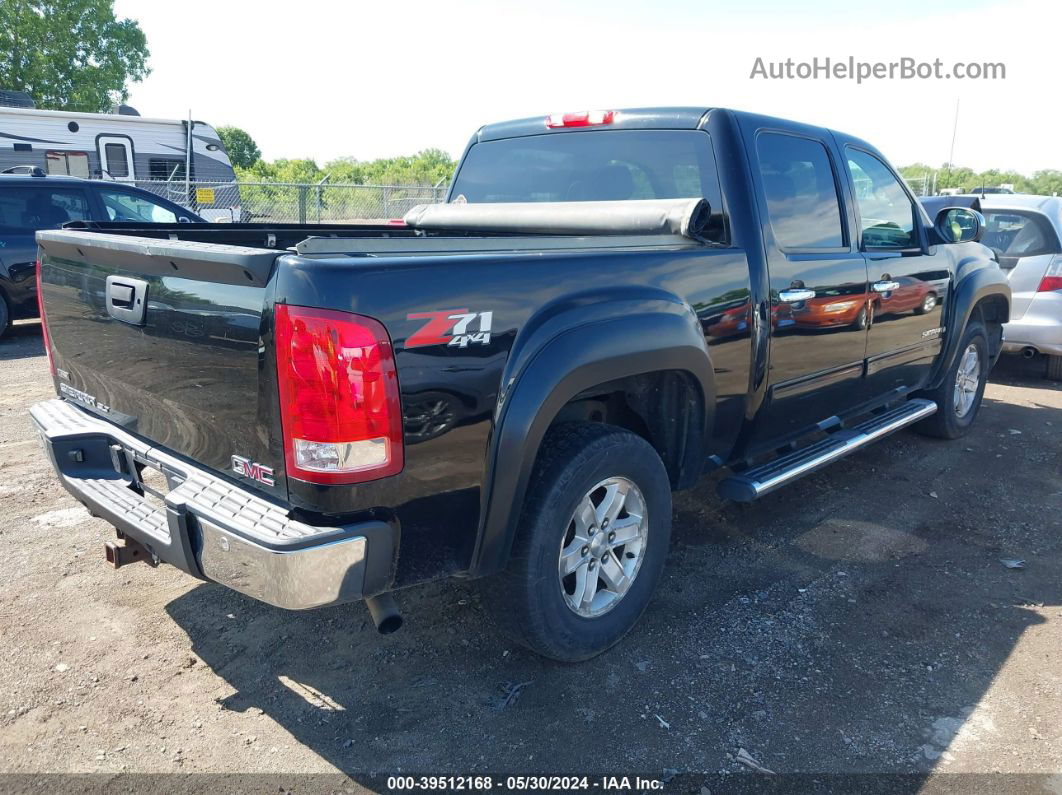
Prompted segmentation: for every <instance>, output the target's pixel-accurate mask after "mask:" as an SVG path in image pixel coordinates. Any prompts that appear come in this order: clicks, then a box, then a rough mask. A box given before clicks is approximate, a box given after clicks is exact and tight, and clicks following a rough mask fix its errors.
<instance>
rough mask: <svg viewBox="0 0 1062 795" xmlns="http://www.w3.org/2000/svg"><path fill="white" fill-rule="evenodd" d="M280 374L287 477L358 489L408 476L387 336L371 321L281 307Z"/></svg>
mask: <svg viewBox="0 0 1062 795" xmlns="http://www.w3.org/2000/svg"><path fill="white" fill-rule="evenodd" d="M275 325H276V348H277V376H278V380H279V385H280V415H281V423H282V425H283V432H284V460H285V462H286V464H287V470H288V475H289V476H290V477H294V478H298V479H299V480H307V481H310V482H311V483H360V482H363V481H367V480H375V479H376V478H382V477H385V476H387V475H394V474H396V473H398V472H401V471H402V461H403V450H402V406H401V401H400V399H399V394H398V376H397V374H396V372H395V361H394V353H393V351H392V349H391V340H390V338H389V337H388V336H387V331H386V330H385V329H384V327H383V326H382V325H380V323H378V322H377V321H375V320H373V319H372V318H368V317H362V316H361V315H353V314H350V313H348V312H336V311H333V310H329V309H310V308H307V307H302V306H288V305H285V304H279V305H277V307H276V324H275Z"/></svg>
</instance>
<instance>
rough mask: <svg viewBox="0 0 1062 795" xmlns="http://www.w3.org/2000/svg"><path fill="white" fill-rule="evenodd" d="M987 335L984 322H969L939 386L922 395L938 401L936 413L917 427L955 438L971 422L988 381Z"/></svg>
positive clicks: (920, 430) (937, 435) (921, 430)
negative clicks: (952, 360) (957, 350)
mask: <svg viewBox="0 0 1062 795" xmlns="http://www.w3.org/2000/svg"><path fill="white" fill-rule="evenodd" d="M988 367H989V359H988V337H987V336H986V335H985V329H984V326H982V325H981V324H980V323H976V322H975V323H970V324H969V325H968V326H967V327H966V331H965V332H963V335H962V341H961V342H960V343H959V352H958V354H956V356H955V361H954V362H952V365H951V368H950V369H949V370H948V373H947V375H945V376H944V380H943V381H942V382H941V384H940V386H938V387H937V388H936V389H934V390H932V391H930V392H928V393H926V394H925V395H923V397H927V398H929V399H930V400H933V401H935V402H936V404H937V413H936V414H933V415H932V416H930V417H927V418H926V419H924V420H922V421H921V422H919V423H916V424H915V425H914V426H913V427H914V429H915V430H916V431H918V432H919V433H921V434H924V435H926V436H936V437H937V438H939V439H958V438H959V437H960V436H963V435H965V433H966V432H967V431H968V430H969V429H970V426H971V425H973V421H974V419H975V418H976V417H977V411H978V409H979V408H980V407H981V399H982V398H983V397H984V394H985V386H986V385H987V384H988Z"/></svg>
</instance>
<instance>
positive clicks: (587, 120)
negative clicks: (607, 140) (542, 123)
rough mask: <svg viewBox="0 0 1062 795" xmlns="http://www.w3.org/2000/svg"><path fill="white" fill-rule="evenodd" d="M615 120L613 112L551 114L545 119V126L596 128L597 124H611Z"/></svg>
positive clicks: (592, 111) (583, 111)
mask: <svg viewBox="0 0 1062 795" xmlns="http://www.w3.org/2000/svg"><path fill="white" fill-rule="evenodd" d="M615 118H616V111H614V110H581V111H578V112H576V113H551V114H549V115H548V116H547V117H546V126H547V127H549V128H550V129H554V128H556V127H596V126H597V125H599V124H612V122H613V121H615Z"/></svg>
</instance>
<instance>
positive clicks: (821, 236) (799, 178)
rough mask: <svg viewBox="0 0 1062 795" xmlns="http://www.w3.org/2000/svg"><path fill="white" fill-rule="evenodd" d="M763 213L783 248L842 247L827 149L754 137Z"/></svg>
mask: <svg viewBox="0 0 1062 795" xmlns="http://www.w3.org/2000/svg"><path fill="white" fill-rule="evenodd" d="M756 151H757V154H758V156H759V160H760V175H761V176H762V178H763V191H764V194H765V196H766V198H767V213H768V215H769V217H770V221H771V229H773V230H774V236H775V239H776V240H777V242H778V245H779V246H780V247H781V248H784V249H829V248H843V247H844V245H845V242H844V233H843V230H842V227H841V204H840V201H839V200H838V198H837V181H836V179H835V178H834V173H833V167H832V165H831V164H830V158H829V155H827V153H826V147H825V146H823V145H822V144H821V143H819V142H818V141H813V140H811V139H809V138H798V137H797V136H795V135H785V134H783V133H762V134H761V135H760V136H759V137H758V138H757V139H756Z"/></svg>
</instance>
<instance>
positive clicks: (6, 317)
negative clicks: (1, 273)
mask: <svg viewBox="0 0 1062 795" xmlns="http://www.w3.org/2000/svg"><path fill="white" fill-rule="evenodd" d="M10 328H11V310H9V309H8V308H7V299H6V298H4V294H3V292H0V338H2V337H3V336H4V335H5V334H7V332H8V329H10Z"/></svg>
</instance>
